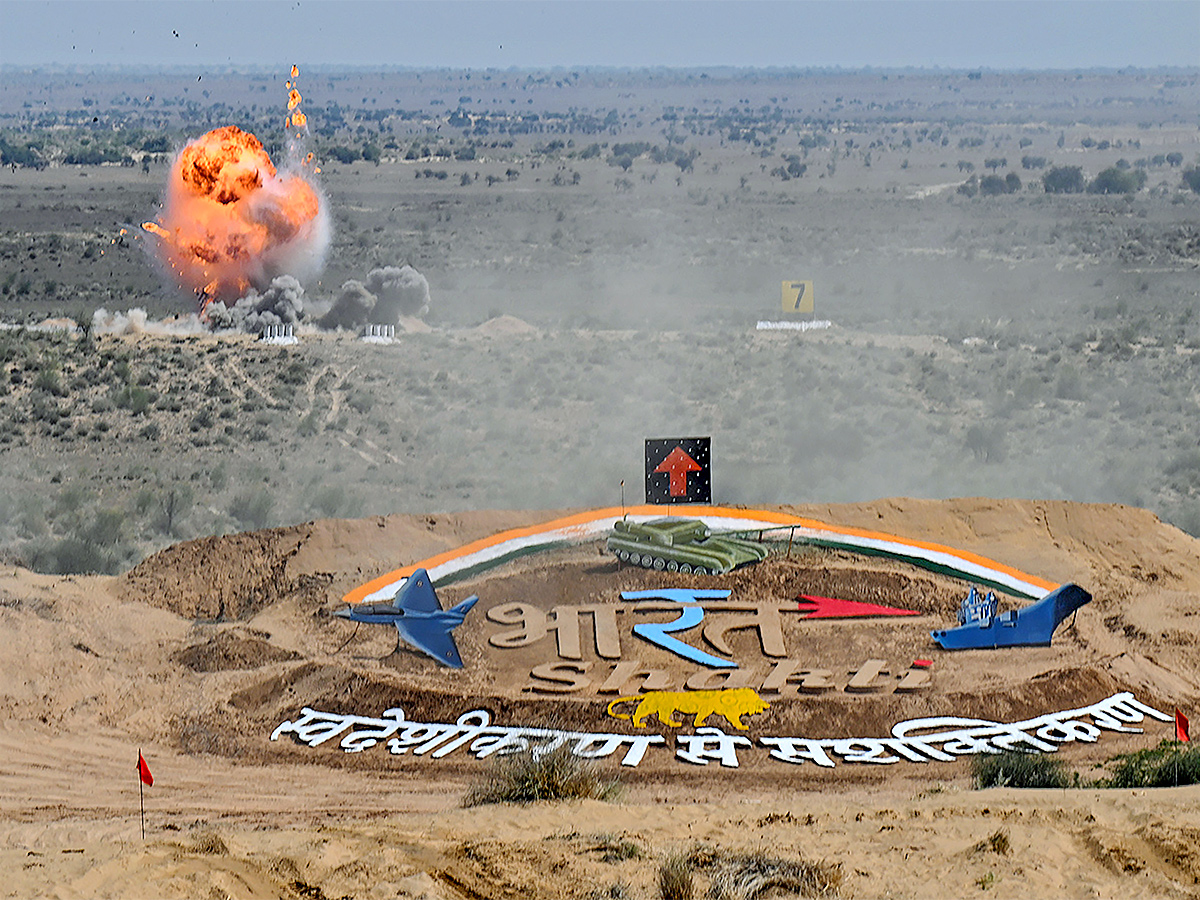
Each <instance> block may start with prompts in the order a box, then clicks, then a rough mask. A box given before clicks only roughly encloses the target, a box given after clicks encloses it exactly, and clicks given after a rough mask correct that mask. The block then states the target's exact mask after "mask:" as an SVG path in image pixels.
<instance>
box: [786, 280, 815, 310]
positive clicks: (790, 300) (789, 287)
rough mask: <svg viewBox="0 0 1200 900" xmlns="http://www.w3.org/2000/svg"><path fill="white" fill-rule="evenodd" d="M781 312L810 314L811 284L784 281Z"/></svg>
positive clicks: (811, 301)
mask: <svg viewBox="0 0 1200 900" xmlns="http://www.w3.org/2000/svg"><path fill="white" fill-rule="evenodd" d="M783 311H784V312H785V313H810V312H812V311H813V283H812V282H811V281H785V282H784V283H783Z"/></svg>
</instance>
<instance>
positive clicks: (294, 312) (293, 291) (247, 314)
mask: <svg viewBox="0 0 1200 900" xmlns="http://www.w3.org/2000/svg"><path fill="white" fill-rule="evenodd" d="M303 315H304V287H303V286H302V285H301V284H300V282H299V281H298V280H296V279H295V278H293V277H292V276H291V275H280V276H278V277H276V278H273V279H272V280H271V284H270V286H269V287H267V289H266V290H265V291H263V292H262V293H261V294H260V293H259V292H258V291H256V290H254V289H253V288H251V289H250V291H249V293H247V294H246V296H244V297H241V298H239V299H238V300H237V302H236V303H234V304H233V305H232V306H229V305H224V304H221V303H213V304H211V305H210V306H209V307H208V320H209V322H210V323H211V325H212V327H213V328H214V329H218V330H234V331H248V332H250V333H251V334H256V333H258V332H260V331H262V329H263V326H264V325H287V324H292V323H295V322H299V321H300V319H301V317H302V316H303Z"/></svg>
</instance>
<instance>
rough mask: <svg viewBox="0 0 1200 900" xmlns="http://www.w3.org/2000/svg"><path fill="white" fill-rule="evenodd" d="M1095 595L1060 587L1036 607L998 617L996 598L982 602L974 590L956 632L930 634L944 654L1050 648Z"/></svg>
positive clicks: (990, 595)
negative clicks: (1069, 620)
mask: <svg viewBox="0 0 1200 900" xmlns="http://www.w3.org/2000/svg"><path fill="white" fill-rule="evenodd" d="M1091 602H1092V595H1091V594H1089V593H1088V592H1087V591H1085V590H1084V589H1083V588H1081V587H1080V586H1079V585H1077V584H1070V583H1068V584H1064V585H1060V586H1059V587H1058V588H1056V589H1055V590H1053V591H1051V592H1050V593H1049V594H1047V595H1046V596H1045V597H1043V598H1042V599H1041V600H1039V601H1037V603H1034V604H1032V605H1031V606H1026V607H1025V608H1024V609H1010V610H1009V611H1008V612H1004V613H1001V614H1000V615H996V598H995V595H993V594H991V593H989V594H988V596H987V598H986V599H984V600H980V599H979V594H978V593H977V592H976V590H975V588H974V587H972V588H971V593H969V594H968V595H967V599H965V600H964V601H963V602H962V607H961V608H960V609H959V612H958V621H959V622H961V623H962V624H961V625H959V626H958V627H957V628H948V629H944V630H939V631H932V632H930V634H931V635H932V636H933V639H934V640H935V641H937V642H938V643H939V644H940V645H941V647H942V649H943V650H990V649H994V648H996V647H1048V646H1050V638H1051V637H1053V635H1054V630H1055V629H1056V628H1058V626H1059V625H1060V624H1062V621H1063V619H1065V618H1066V617H1067V616H1069V615H1071V613H1073V612H1075V610H1077V609H1079V607H1081V606H1083V605H1084V604H1085V603H1091Z"/></svg>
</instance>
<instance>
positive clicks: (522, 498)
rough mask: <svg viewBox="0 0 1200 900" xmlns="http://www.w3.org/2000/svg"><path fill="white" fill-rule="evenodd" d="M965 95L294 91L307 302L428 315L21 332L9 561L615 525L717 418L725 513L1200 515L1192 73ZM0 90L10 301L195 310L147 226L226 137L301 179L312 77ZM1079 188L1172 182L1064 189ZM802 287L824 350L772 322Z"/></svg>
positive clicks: (909, 88)
mask: <svg viewBox="0 0 1200 900" xmlns="http://www.w3.org/2000/svg"><path fill="white" fill-rule="evenodd" d="M974 74H977V73H967V72H959V73H939V74H929V73H919V72H892V73H841V74H829V73H799V74H786V73H779V74H767V73H759V74H754V73H745V72H742V73H739V72H717V71H714V72H706V73H701V72H691V73H670V72H647V73H621V72H612V73H589V72H584V73H567V72H555V73H515V72H506V73H499V72H493V73H480V72H475V73H466V72H437V73H428V72H426V73H394V74H391V75H376V74H369V73H364V74H353V75H347V74H344V73H334V72H330V73H325V72H312V73H308V72H304V73H302V75H301V82H300V84H301V87H302V89H303V91H304V94H305V97H306V108H307V110H308V113H309V118H310V124H311V128H312V136H311V144H312V147H313V149H314V150H315V152H316V153H317V155H318V158H319V159H320V161H321V163H322V166H323V169H324V171H323V173H322V175H321V179H322V181H321V184H322V186H323V189H324V192H325V194H326V195H327V199H328V203H329V205H330V208H331V210H332V213H333V217H334V220H335V222H336V234H335V238H334V244H333V248H332V251H331V253H330V256H329V261H328V265H327V268H326V271H325V273H324V276H323V278H322V280H321V281H320V282H319V283H315V284H310V285H308V296H309V298H310V300H312V301H315V302H317V303H322V302H324V303H328V302H329V301H330V300H332V299H333V298H334V297H335V296H336V294H337V292H338V289H339V287H340V285H341V283H342V282H343V281H344V280H346V279H348V278H360V279H361V278H363V277H364V276H365V275H366V273H367V272H368V271H369V270H370V269H372V268H373V267H376V266H380V265H389V264H400V263H405V262H406V263H409V264H411V265H413V266H414V267H416V268H417V269H418V270H419V271H421V272H422V273H424V274H425V275H426V276H427V277H428V279H429V281H430V285H431V290H432V298H433V299H432V308H431V310H430V312H429V314H428V316H427V321H428V324H429V325H430V326H431V327H432V328H433V331H432V332H431V333H425V334H405V335H403V336H402V337H401V339H400V340H399V341H398V342H397V344H396V345H394V346H391V347H364V346H361V345H360V344H358V343H356V342H355V341H354V340H353V339H352V336H349V335H319V336H315V335H314V336H311V337H310V336H306V337H305V338H304V340H302V342H301V343H300V345H299V346H297V347H292V348H275V347H265V346H261V345H257V344H254V343H252V342H251V341H249V340H248V339H246V338H244V337H238V336H224V337H219V338H207V337H183V338H154V339H151V338H140V339H115V338H111V337H99V338H84V339H76V338H64V337H61V336H55V335H38V334H32V333H29V332H10V333H6V334H3V335H0V359H2V362H0V410H2V413H0V442H2V444H0V446H2V447H3V454H4V466H3V470H2V472H0V513H2V515H0V523H3V524H0V546H2V547H3V548H4V552H5V553H6V554H7V555H8V556H9V557H10V558H13V559H17V560H21V561H23V562H26V563H28V564H30V565H33V566H35V567H37V568H41V569H48V570H57V571H77V570H89V569H100V570H104V571H113V570H115V569H117V568H120V567H121V566H123V565H126V564H127V563H129V562H131V561H133V560H136V559H137V558H139V557H140V556H142V555H143V554H144V553H145V552H146V551H147V550H148V549H151V548H154V547H158V546H162V545H163V544H165V543H168V542H170V541H172V540H174V539H176V538H180V537H189V536H193V535H198V534H205V533H211V532H219V531H227V530H231V529H232V530H236V529H241V528H252V527H261V526H263V525H269V524H281V523H287V522H295V521H302V520H304V519H306V518H311V517H314V516H328V515H334V516H337V515H350V516H353V515H363V514H378V513H387V512H392V511H397V510H406V511H427V510H452V509H468V508H531V507H533V508H537V507H540V508H547V507H552V506H565V505H574V504H581V503H585V504H593V503H608V502H612V501H614V500H615V499H616V498H617V496H618V482H619V481H620V479H622V478H625V479H626V480H627V481H628V482H629V484H630V485H631V486H632V485H635V484H637V483H638V480H639V477H640V442H641V440H642V439H643V438H644V437H646V436H653V435H662V434H671V433H677V432H678V433H683V432H686V433H702V434H712V435H713V437H714V440H715V443H714V448H715V450H714V452H715V459H716V463H715V465H716V470H715V477H714V484H715V485H716V492H717V495H718V498H719V499H720V500H722V501H726V502H735V503H757V502H764V501H802V500H818V499H826V500H855V499H865V498H870V497H877V496H891V495H901V494H904V495H915V496H955V495H960V496H961V495H991V496H1032V497H1062V498H1071V499H1078V500H1089V501H1090V500H1103V501H1116V502H1122V503H1127V504H1132V505H1140V506H1145V507H1148V508H1150V509H1152V510H1154V511H1156V512H1157V513H1159V514H1160V515H1162V516H1163V517H1164V518H1166V519H1167V520H1169V521H1171V522H1174V523H1176V524H1178V525H1180V526H1181V527H1183V528H1185V529H1188V530H1190V531H1192V532H1193V533H1196V532H1197V531H1200V502H1198V498H1197V489H1198V488H1200V447H1197V444H1196V438H1195V429H1194V422H1195V417H1196V412H1197V396H1198V395H1197V380H1198V378H1200V356H1198V355H1196V350H1197V349H1200V319H1198V318H1197V317H1196V316H1195V310H1196V301H1197V281H1196V270H1197V263H1198V261H1200V229H1198V228H1197V225H1196V221H1197V211H1198V209H1200V196H1197V195H1196V194H1195V193H1194V192H1193V191H1192V190H1190V189H1189V187H1188V186H1187V184H1186V182H1185V179H1184V175H1183V173H1185V172H1191V171H1193V170H1194V167H1195V166H1196V164H1197V161H1198V157H1197V152H1198V150H1200V135H1198V134H1197V130H1196V125H1195V121H1196V107H1197V101H1196V97H1197V91H1196V87H1197V80H1198V77H1200V76H1197V73H1196V72H1195V71H1191V70H1188V71H1183V72H1131V73H1114V72H1109V73H1094V72H1085V73H1042V74H1037V73H1022V74H1019V75H1017V74H1004V73H991V72H988V73H983V74H981V75H980V77H978V78H975V77H972V76H973V75H974ZM3 78H4V84H5V92H4V94H3V96H2V97H0V116H2V118H0V137H3V140H4V141H5V144H4V145H3V148H0V149H4V150H5V152H6V153H7V154H8V158H14V159H15V158H23V159H25V161H26V162H28V163H30V165H28V166H24V167H22V166H18V167H16V169H15V170H14V169H13V168H12V167H6V168H4V169H3V170H0V223H2V224H0V318H2V319H3V320H6V321H8V322H13V323H32V322H37V321H41V320H42V319H44V318H46V317H48V316H66V317H70V318H77V319H79V320H80V321H83V322H87V321H89V320H90V317H91V315H92V313H93V311H94V310H95V309H96V308H98V307H101V306H103V307H105V308H107V309H109V310H110V311H114V310H117V311H124V310H126V309H129V308H132V307H141V308H144V309H146V310H148V311H149V313H150V314H151V315H152V316H154V317H160V316H165V315H169V314H174V313H179V312H186V311H188V310H189V309H190V308H191V302H190V301H189V300H188V299H187V298H180V297H177V296H174V295H171V294H169V293H165V292H164V291H163V290H162V289H161V288H160V287H159V286H158V282H157V280H156V275H155V273H154V270H153V267H152V266H151V265H149V264H148V261H147V256H146V253H145V252H144V249H145V248H144V247H142V246H141V245H140V243H139V242H138V241H137V240H136V239H135V238H134V237H133V236H132V235H125V236H122V235H121V234H120V228H121V226H122V224H128V223H137V222H140V221H142V220H144V219H146V218H149V217H151V216H152V215H153V213H154V212H155V209H156V201H157V198H158V196H159V194H160V192H161V190H162V184H163V179H164V178H165V174H166V163H165V161H166V158H167V156H166V155H165V153H164V151H166V150H169V148H170V147H173V146H178V145H179V144H180V143H181V142H182V141H183V140H184V139H186V138H188V137H190V136H194V135H196V134H197V133H199V132H200V131H202V130H203V129H206V128H209V127H213V126H216V125H220V124H227V123H235V124H239V125H241V126H243V127H246V128H250V129H253V130H255V131H256V132H257V133H258V134H259V135H260V136H261V137H262V138H263V139H264V140H265V141H266V142H267V144H268V145H269V146H273V148H274V149H275V151H276V155H277V158H281V156H282V151H281V149H280V144H281V141H282V132H281V129H280V125H279V123H280V121H281V116H280V115H279V110H280V106H281V96H282V90H283V89H282V80H283V76H282V75H279V76H277V75H276V74H275V73H271V74H267V75H264V74H262V73H243V74H237V75H217V74H211V75H210V74H206V75H205V80H204V82H203V88H202V89H200V86H199V85H197V84H196V83H195V80H194V78H193V77H192V76H190V75H189V76H187V77H184V76H183V75H182V74H171V73H158V74H139V73H120V72H109V73H104V72H101V73H87V74H83V73H76V74H71V73H58V74H45V73H42V74H39V75H37V76H27V75H25V74H23V73H16V72H12V71H7V72H5V73H4V75H3ZM197 95H199V96H197ZM364 152H365V153H366V155H367V157H368V159H366V160H364V159H359V160H357V161H353V162H346V163H340V162H338V161H337V159H338V158H339V157H341V158H344V159H347V158H349V157H352V156H354V155H355V154H357V155H359V156H361V155H362V154H363V153H364ZM89 153H90V154H91V156H88V154H89ZM22 154H24V155H23V156H22ZM103 158H112V159H115V160H118V161H117V162H114V163H112V164H108V165H71V164H67V163H66V162H65V160H69V159H74V160H81V159H103ZM122 159H123V160H124V162H125V163H126V164H124V165H123V164H122V163H121V162H120V160H122ZM1026 163H1028V166H1029V167H1028V168H1027V167H1026V166H1025V164H1026ZM43 165H45V167H42V166H43ZM1070 166H1078V167H1080V170H1081V175H1082V177H1083V178H1084V179H1085V181H1091V180H1093V179H1095V178H1096V177H1097V176H1098V175H1099V174H1100V173H1101V172H1103V171H1104V170H1106V169H1113V170H1115V171H1123V172H1134V173H1143V174H1144V176H1145V178H1144V186H1143V187H1142V188H1141V189H1140V190H1137V191H1136V192H1135V193H1132V194H1120V195H1112V194H1107V195H1106V194H1089V193H1077V194H1053V193H1046V192H1045V190H1044V188H1043V182H1042V176H1043V175H1044V174H1045V173H1046V172H1047V171H1049V170H1050V169H1051V168H1053V167H1070ZM1120 166H1128V168H1127V169H1123V168H1117V167H1120ZM796 173H801V174H798V175H797V174H796ZM1009 173H1012V174H1013V175H1014V176H1015V177H1016V178H1017V179H1018V180H1019V181H1020V182H1021V187H1020V188H1019V189H1018V190H1016V192H1015V193H1007V194H1002V195H996V196H984V195H982V194H976V195H975V196H972V197H968V196H967V195H966V194H964V193H960V192H959V191H958V188H959V186H961V185H962V184H964V182H970V181H972V179H974V180H976V181H978V179H979V177H980V176H984V177H986V176H987V175H988V174H994V175H996V176H997V177H1003V176H1006V175H1007V174H1009ZM442 174H444V176H445V177H441V175H442ZM784 278H812V279H814V280H815V283H816V291H817V297H818V315H819V316H821V317H826V318H829V319H831V320H832V321H833V322H834V328H833V329H832V330H830V331H829V332H826V333H821V334H814V333H810V334H808V335H806V336H797V335H777V334H772V335H766V334H755V333H754V331H753V326H754V322H755V321H756V320H758V319H761V318H779V316H780V314H779V312H778V306H779V301H778V299H777V297H778V287H777V286H778V284H779V282H780V281H781V280H782V279H784ZM500 316H511V317H515V318H517V319H519V320H521V322H518V323H513V322H510V321H507V320H501V321H499V322H494V323H492V324H488V325H484V324H483V323H485V322H488V321H489V320H493V319H496V318H497V317H500ZM521 323H525V324H526V325H528V326H529V327H528V328H526V327H522V325H521ZM480 326H482V327H480ZM631 493H636V491H631Z"/></svg>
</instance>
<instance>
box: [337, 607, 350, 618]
mask: <svg viewBox="0 0 1200 900" xmlns="http://www.w3.org/2000/svg"><path fill="white" fill-rule="evenodd" d="M333 614H334V615H335V616H337V617H338V618H339V619H349V618H350V610H348V609H335V610H334V611H333Z"/></svg>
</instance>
